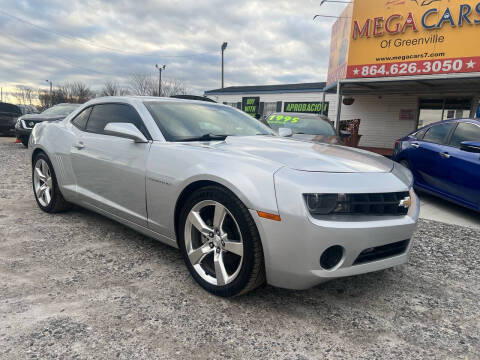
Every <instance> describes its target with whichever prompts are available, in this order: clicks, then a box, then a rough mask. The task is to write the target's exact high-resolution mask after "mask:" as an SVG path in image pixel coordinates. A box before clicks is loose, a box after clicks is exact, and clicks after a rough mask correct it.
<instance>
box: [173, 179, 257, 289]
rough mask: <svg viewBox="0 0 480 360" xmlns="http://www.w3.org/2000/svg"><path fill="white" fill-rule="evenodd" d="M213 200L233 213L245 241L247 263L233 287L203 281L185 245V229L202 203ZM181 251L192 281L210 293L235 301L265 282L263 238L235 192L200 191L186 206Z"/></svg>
mask: <svg viewBox="0 0 480 360" xmlns="http://www.w3.org/2000/svg"><path fill="white" fill-rule="evenodd" d="M204 200H213V201H216V202H218V203H220V204H221V205H223V206H224V207H225V208H227V209H228V211H230V213H231V214H232V215H233V217H234V218H235V221H236V222H237V223H238V227H239V229H240V232H241V236H242V239H243V249H244V254H243V260H242V265H241V268H240V271H239V273H238V275H237V277H236V278H235V279H234V280H233V281H232V282H231V283H229V284H227V285H223V286H218V285H212V284H210V283H209V282H207V281H205V280H204V279H202V278H201V277H200V276H199V275H198V273H197V272H196V271H195V269H194V268H193V266H192V264H191V262H190V260H189V258H188V255H187V250H186V245H185V236H184V234H185V225H186V221H187V217H188V214H189V213H190V211H191V210H192V208H193V207H194V206H195V205H196V204H198V203H199V202H201V201H204ZM178 232H179V233H178V239H179V247H180V249H181V251H182V254H183V258H184V261H185V264H186V265H187V268H188V270H189V271H190V274H191V275H192V277H193V278H194V279H195V281H197V283H198V284H199V285H200V286H201V287H203V288H204V289H205V290H207V291H208V292H210V293H212V294H214V295H217V296H222V297H233V296H239V295H242V294H245V293H247V292H249V291H252V290H254V289H255V288H257V287H259V286H260V285H262V284H263V283H264V282H265V266H264V258H263V249H262V244H261V240H260V235H259V233H258V229H257V227H256V225H255V222H254V220H253V218H252V216H251V215H250V213H249V211H248V209H247V208H246V206H245V205H244V204H243V203H242V202H241V201H240V199H238V198H237V197H236V196H235V195H234V194H233V193H232V192H231V191H229V190H228V189H225V188H223V187H220V186H206V187H203V188H201V189H198V190H196V191H195V192H194V193H193V194H192V195H191V196H190V197H189V198H188V199H187V201H186V202H185V204H184V206H183V208H182V210H181V213H180V217H179V226H178Z"/></svg>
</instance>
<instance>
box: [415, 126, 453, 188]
mask: <svg viewBox="0 0 480 360" xmlns="http://www.w3.org/2000/svg"><path fill="white" fill-rule="evenodd" d="M454 125H455V124H454V123H452V122H446V123H443V124H436V125H433V126H431V127H430V128H429V129H428V130H427V131H426V132H425V135H424V136H423V138H422V139H421V140H417V141H412V142H411V143H410V146H411V151H410V153H409V164H410V167H411V170H412V171H413V173H414V175H415V181H416V184H417V185H420V186H423V187H426V188H428V189H430V190H434V191H435V190H436V191H438V190H440V189H441V185H440V184H441V182H442V181H443V178H444V176H445V174H444V172H443V171H442V169H440V168H439V165H440V153H441V152H442V146H443V145H444V144H445V141H446V140H447V138H448V135H449V134H450V131H451V130H452V128H453V126H454Z"/></svg>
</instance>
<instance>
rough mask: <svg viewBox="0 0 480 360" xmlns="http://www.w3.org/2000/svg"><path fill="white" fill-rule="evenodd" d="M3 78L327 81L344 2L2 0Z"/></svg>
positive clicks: (1, 81)
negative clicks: (159, 71)
mask: <svg viewBox="0 0 480 360" xmlns="http://www.w3.org/2000/svg"><path fill="white" fill-rule="evenodd" d="M1 3H2V6H1V7H0V48H1V49H2V50H1V51H0V86H1V87H4V88H12V87H14V86H16V85H28V86H34V87H45V88H46V87H47V86H48V84H47V83H46V82H45V80H46V79H49V80H52V81H53V83H54V84H59V83H62V82H65V81H76V80H80V81H83V82H85V83H87V84H88V85H89V86H91V87H92V88H93V89H100V88H101V87H102V84H103V83H104V82H105V81H107V80H114V81H117V82H119V83H120V84H123V85H126V84H127V81H128V77H129V75H130V74H132V73H148V72H153V71H155V67H154V66H155V64H156V63H159V64H166V65H167V69H166V72H165V76H166V77H167V78H175V79H179V80H182V81H184V82H185V83H186V85H187V87H188V88H189V89H190V91H191V92H192V93H197V94H200V93H202V92H203V91H204V90H208V89H213V88H218V87H220V45H221V43H222V42H223V41H228V48H227V50H226V52H225V83H226V84H225V85H226V86H230V85H254V84H275V83H294V82H314V81H324V80H325V79H326V72H327V67H328V54H329V43H330V28H331V25H332V23H333V21H334V19H321V20H319V19H317V20H316V21H313V20H312V19H313V15H315V14H319V13H321V14H330V15H338V14H340V12H341V11H342V9H343V7H344V5H342V4H327V5H323V6H322V7H321V8H320V7H319V3H320V0H294V1H293V0H261V1H260V0H259V1H254V0H244V1H240V0H202V1H200V0H195V1H194V0H156V1H132V0H88V1H65V0H37V1H33V0H32V1H28V0H2V2H1Z"/></svg>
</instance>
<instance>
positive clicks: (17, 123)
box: [15, 118, 22, 128]
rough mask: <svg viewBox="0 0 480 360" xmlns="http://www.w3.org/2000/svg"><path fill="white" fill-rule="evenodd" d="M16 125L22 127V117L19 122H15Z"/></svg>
mask: <svg viewBox="0 0 480 360" xmlns="http://www.w3.org/2000/svg"><path fill="white" fill-rule="evenodd" d="M15 127H17V128H19V127H22V119H20V118H18V119H17V122H16V123H15Z"/></svg>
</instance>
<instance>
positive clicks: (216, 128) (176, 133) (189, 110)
mask: <svg viewBox="0 0 480 360" xmlns="http://www.w3.org/2000/svg"><path fill="white" fill-rule="evenodd" d="M144 104H145V106H146V107H147V109H148V111H149V112H150V114H151V115H152V117H153V119H154V120H155V122H156V123H157V126H158V127H159V128H160V131H162V133H163V135H164V136H165V139H166V140H167V141H185V140H216V139H221V138H222V137H223V138H225V137H226V136H252V135H274V132H273V131H272V130H271V129H269V128H268V127H267V126H265V125H264V124H262V123H261V122H260V121H258V120H256V119H254V118H253V117H251V116H249V115H247V114H246V113H244V112H242V111H239V110H237V109H234V108H232V107H229V106H218V105H213V104H207V103H206V104H197V103H182V102H160V101H147V102H145V103H144Z"/></svg>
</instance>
